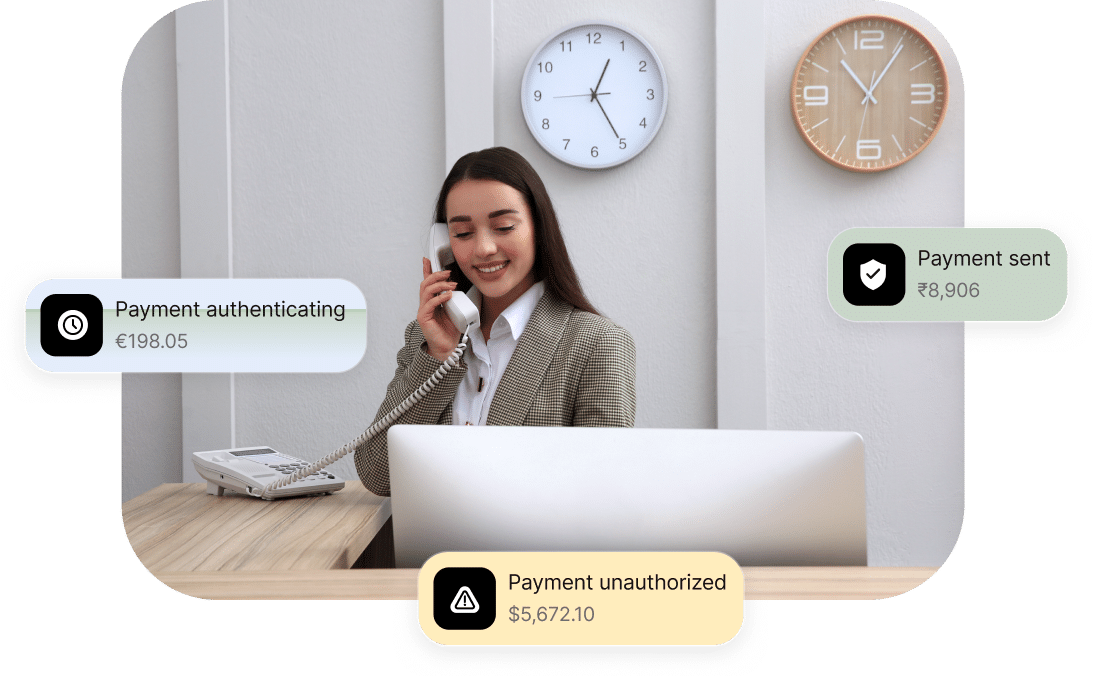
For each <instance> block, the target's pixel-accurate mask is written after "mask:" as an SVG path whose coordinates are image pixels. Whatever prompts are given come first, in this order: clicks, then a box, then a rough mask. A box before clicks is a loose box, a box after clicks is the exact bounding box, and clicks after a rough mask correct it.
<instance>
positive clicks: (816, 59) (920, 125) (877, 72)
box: [790, 16, 949, 172]
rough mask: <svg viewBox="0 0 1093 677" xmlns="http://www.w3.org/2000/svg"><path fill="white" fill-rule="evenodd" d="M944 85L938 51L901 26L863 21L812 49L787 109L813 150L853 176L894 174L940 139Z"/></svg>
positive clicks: (836, 30)
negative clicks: (854, 174) (856, 173)
mask: <svg viewBox="0 0 1093 677" xmlns="http://www.w3.org/2000/svg"><path fill="white" fill-rule="evenodd" d="M948 102H949V79H948V75H947V74H946V72H945V65H944V64H943V63H942V61H941V56H940V55H939V54H938V52H937V49H936V48H935V47H934V46H933V44H931V43H930V41H929V40H927V39H926V36H924V35H923V34H922V33H921V32H920V31H919V30H918V29H916V28H914V27H913V26H911V25H910V24H907V23H905V22H903V21H900V20H898V19H893V18H890V17H884V16H860V17H856V18H853V19H848V20H846V21H843V22H841V23H838V24H835V25H834V26H832V27H831V28H829V29H828V30H826V31H824V32H823V33H821V34H820V37H818V38H816V40H815V41H814V42H813V43H812V44H811V45H809V47H808V49H807V50H805V53H804V56H802V57H801V60H800V62H798V64H797V69H796V70H795V71H794V72H793V89H792V92H791V93H790V104H791V107H792V109H793V119H794V122H796V123H797V130H798V131H799V132H800V133H801V136H802V137H804V140H805V142H806V143H808V145H809V147H811V148H812V150H813V151H814V152H815V153H816V154H817V155H819V156H820V157H822V158H823V159H824V160H826V161H828V162H830V163H831V164H833V165H835V166H836V167H841V168H843V169H848V170H850V171H852V172H879V171H883V170H886V169H892V168H893V167H898V166H899V165H901V164H903V163H904V162H907V161H908V160H910V159H911V158H913V157H915V156H916V155H918V154H919V153H920V152H922V149H924V148H925V147H926V146H927V144H929V143H930V141H932V140H933V138H934V136H936V135H937V130H938V129H939V128H940V127H941V122H942V120H944V118H945V109H946V108H947V106H948Z"/></svg>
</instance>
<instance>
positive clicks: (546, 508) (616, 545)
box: [387, 425, 867, 567]
mask: <svg viewBox="0 0 1093 677" xmlns="http://www.w3.org/2000/svg"><path fill="white" fill-rule="evenodd" d="M387 447H388V458H389V462H390V476H391V510H392V524H393V527H394V540H395V562H396V566H398V567H420V566H421V565H422V564H423V563H424V562H425V560H427V559H428V558H429V557H431V556H433V555H435V554H436V553H438V552H446V551H718V552H724V553H727V554H728V555H730V556H732V557H733V558H734V559H735V560H736V561H737V563H739V564H740V565H741V566H806V565H813V566H821V565H824V566H835V565H844V566H845V565H865V564H867V562H866V545H865V471H864V445H863V443H862V439H861V436H860V435H858V434H857V433H852V432H797V431H767V430H758V431H756V430H695V429H683V430H675V429H631V428H533V427H500V426H403V425H399V426H394V427H392V428H391V429H390V430H389V431H388V433H387Z"/></svg>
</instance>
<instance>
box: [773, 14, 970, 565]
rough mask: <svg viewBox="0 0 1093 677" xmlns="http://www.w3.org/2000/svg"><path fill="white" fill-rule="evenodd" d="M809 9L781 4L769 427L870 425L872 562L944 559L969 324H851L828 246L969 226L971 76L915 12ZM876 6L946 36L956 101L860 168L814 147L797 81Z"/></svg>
mask: <svg viewBox="0 0 1093 677" xmlns="http://www.w3.org/2000/svg"><path fill="white" fill-rule="evenodd" d="M801 8H802V5H801V3H799V2H795V1H794V0H768V1H767V99H766V101H767V155H766V177H767V182H766V190H767V224H766V238H767V299H766V316H767V317H766V322H767V341H766V343H767V397H768V399H767V425H768V427H769V428H772V429H784V430H790V429H795V430H824V429H826V430H854V431H857V432H859V433H861V435H862V437H863V438H864V440H865V449H866V500H867V504H868V534H869V539H868V540H869V562H870V564H873V565H897V564H899V565H915V566H939V565H940V564H941V563H942V562H943V561H944V560H945V558H946V557H947V556H948V554H949V552H950V551H951V550H952V547H953V545H954V544H955V543H956V537H957V535H958V534H959V532H960V525H961V522H962V520H963V514H964V326H963V324H962V323H880V322H877V323H868V322H862V323H856V322H849V321H847V320H843V319H842V318H840V317H838V316H837V315H836V314H835V313H834V312H833V311H832V310H831V307H830V306H829V305H828V301H827V282H826V280H827V276H826V267H827V248H828V245H829V244H830V243H831V241H832V239H834V237H835V235H837V234H838V233H840V232H842V231H843V230H846V229H847V228H854V227H865V226H892V227H927V226H929V227H953V226H961V225H963V222H964V86H963V80H962V79H961V76H960V69H959V66H958V64H957V62H956V57H955V56H954V55H953V54H952V52H951V51H950V50H949V47H948V45H947V44H946V43H945V41H944V40H943V39H942V38H941V36H940V35H938V34H937V33H936V31H933V29H932V27H931V26H930V25H929V23H928V22H927V21H925V20H924V19H923V18H921V17H919V16H917V15H915V14H913V13H911V12H908V11H906V10H904V9H903V8H902V7H898V6H896V5H892V4H889V3H878V2H867V1H864V0H839V1H830V0H829V2H826V3H823V5H822V6H821V5H819V4H818V3H817V4H810V5H808V11H802V9H801ZM868 13H880V14H888V15H890V16H895V17H896V18H903V19H905V20H908V21H910V22H911V23H913V24H914V25H915V26H918V27H919V28H920V29H922V30H923V31H924V32H925V33H926V35H927V37H929V38H930V39H931V41H932V42H934V44H935V45H936V46H937V48H938V49H939V51H940V52H941V54H942V59H943V61H944V62H945V64H946V67H947V69H948V72H949V83H950V86H949V108H948V111H947V113H946V117H945V121H944V123H943V126H942V127H941V129H940V131H939V132H938V135H937V137H936V138H935V139H934V141H933V142H932V143H931V145H930V146H929V147H928V148H927V149H926V150H924V151H923V152H922V153H921V154H920V155H919V156H918V157H916V158H915V159H914V160H913V161H911V162H909V163H907V164H906V165H904V166H902V167H899V168H896V169H894V170H891V171H887V172H881V173H879V174H856V173H853V172H846V171H842V170H840V169H838V168H835V167H832V166H831V165H829V164H827V163H826V162H824V161H823V160H821V159H820V158H819V157H817V156H816V155H815V154H814V153H813V152H812V151H811V150H809V149H808V148H807V147H806V146H805V144H804V143H803V142H802V140H801V138H800V135H799V134H798V132H797V129H796V128H795V127H794V124H793V120H792V118H791V116H790V113H789V89H790V78H791V77H792V75H793V70H794V68H795V67H796V65H797V60H798V59H800V57H801V54H802V53H803V52H804V50H805V48H806V47H807V46H808V45H809V44H810V43H811V41H812V40H813V39H815V38H816V37H817V36H818V35H819V34H820V32H821V31H823V30H824V29H825V28H827V27H828V26H830V25H831V24H834V23H835V22H837V21H840V20H842V19H845V18H849V17H852V16H856V15H860V14H868ZM919 196H929V197H928V198H925V199H924V198H922V197H919Z"/></svg>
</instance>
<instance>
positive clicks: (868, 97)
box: [862, 45, 903, 103]
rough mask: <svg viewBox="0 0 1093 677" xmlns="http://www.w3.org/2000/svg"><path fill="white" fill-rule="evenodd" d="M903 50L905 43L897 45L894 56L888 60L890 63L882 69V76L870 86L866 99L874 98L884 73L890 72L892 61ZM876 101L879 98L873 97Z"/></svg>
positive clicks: (863, 100)
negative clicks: (874, 92) (874, 91)
mask: <svg viewBox="0 0 1093 677" xmlns="http://www.w3.org/2000/svg"><path fill="white" fill-rule="evenodd" d="M902 51H903V45H900V46H899V47H896V51H895V52H893V53H892V58H891V59H889V60H888V65H887V66H885V67H884V70H882V71H881V72H880V77H879V78H877V81H876V82H874V83H873V85H872V86H871V87H870V88H869V91H868V92H866V93H865V99H873V90H874V89H876V88H877V85H879V84H880V81H881V80H882V79H883V78H884V74H885V73H887V72H888V67H889V66H891V65H892V62H893V61H895V60H896V57H897V56H899V53H900V52H902ZM865 99H862V103H865ZM876 102H877V100H876V99H873V103H876Z"/></svg>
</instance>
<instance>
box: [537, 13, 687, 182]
mask: <svg viewBox="0 0 1093 677" xmlns="http://www.w3.org/2000/svg"><path fill="white" fill-rule="evenodd" d="M520 102H521V105H522V107H523V109H524V120H525V122H527V125H528V129H529V130H530V131H531V135H532V136H533V137H535V140H536V141H538V142H539V145H541V146H542V147H543V148H544V149H545V150H546V151H547V152H548V153H550V154H551V155H553V156H554V157H556V158H558V159H559V160H561V161H562V162H565V163H566V164H570V165H573V166H574V167H581V168H584V169H604V168H607V167H614V166H616V165H620V164H622V163H624V162H626V161H627V160H631V159H633V158H634V157H635V156H637V155H638V154H639V153H641V151H643V150H645V147H646V146H648V145H649V142H651V141H652V140H653V137H654V136H656V135H657V132H658V131H659V130H660V125H661V123H662V122H663V121H664V113H665V110H666V109H667V106H668V81H667V79H666V78H665V75H664V67H663V66H662V65H661V62H660V59H659V58H658V57H657V55H656V52H654V51H653V48H652V47H650V46H649V44H648V43H647V42H645V40H643V39H642V38H641V37H640V36H638V35H637V34H635V33H632V32H630V31H628V30H626V29H625V28H622V27H620V26H616V25H614V24H610V23H592V24H580V25H577V26H571V27H569V28H566V29H563V30H561V31H559V32H558V33H556V34H555V35H552V36H551V37H549V38H547V39H546V40H545V41H544V42H543V44H541V45H539V48H538V49H536V50H535V52H534V54H532V56H531V60H530V61H528V65H527V68H526V69H525V70H524V80H523V84H522V85H521V87H520Z"/></svg>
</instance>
